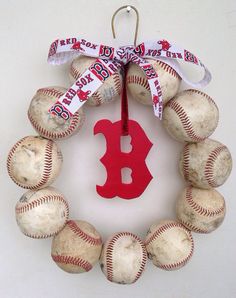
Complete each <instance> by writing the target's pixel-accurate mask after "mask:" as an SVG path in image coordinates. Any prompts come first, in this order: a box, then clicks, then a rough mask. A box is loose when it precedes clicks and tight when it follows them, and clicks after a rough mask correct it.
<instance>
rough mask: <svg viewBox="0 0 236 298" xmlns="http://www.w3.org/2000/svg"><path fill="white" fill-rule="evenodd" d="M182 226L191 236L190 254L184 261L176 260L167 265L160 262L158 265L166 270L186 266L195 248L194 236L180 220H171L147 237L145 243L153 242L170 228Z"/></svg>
mask: <svg viewBox="0 0 236 298" xmlns="http://www.w3.org/2000/svg"><path fill="white" fill-rule="evenodd" d="M176 227H178V228H181V229H182V230H184V231H185V232H186V233H187V234H188V236H189V238H190V242H191V250H190V252H189V255H188V256H187V257H186V258H185V259H183V260H182V261H179V262H176V263H172V264H167V265H160V264H158V267H160V268H162V269H165V270H171V269H177V268H179V267H182V266H184V265H185V264H186V263H187V262H188V260H189V259H190V258H191V257H192V254H193V250H194V242H193V237H192V235H191V233H190V231H189V230H187V229H186V228H185V227H184V226H183V225H182V224H181V223H178V222H170V223H167V224H164V225H163V226H161V227H160V228H159V229H158V230H157V231H155V232H154V233H153V234H152V236H150V238H149V239H147V240H146V241H145V245H146V246H147V245H149V244H150V243H151V242H153V241H154V240H156V239H157V238H158V237H159V236H160V235H161V234H163V233H165V232H166V231H167V230H168V229H172V228H176Z"/></svg>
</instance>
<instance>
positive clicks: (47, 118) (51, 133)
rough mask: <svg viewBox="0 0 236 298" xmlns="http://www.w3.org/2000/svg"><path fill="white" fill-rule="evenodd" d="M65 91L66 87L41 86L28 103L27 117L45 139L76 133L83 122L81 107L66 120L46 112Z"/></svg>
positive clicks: (62, 137) (65, 136)
mask: <svg viewBox="0 0 236 298" xmlns="http://www.w3.org/2000/svg"><path fill="white" fill-rule="evenodd" d="M65 92H66V89H65V88H62V87H47V88H41V89H39V90H38V91H37V92H36V94H35V95H34V97H33V99H32V101H31V103H30V107H29V110H28V118H29V120H30V122H31V124H32V126H33V127H34V129H35V130H36V131H37V132H38V133H39V134H40V135H41V136H43V137H45V138H47V139H51V140H56V139H64V138H67V137H69V136H71V135H73V134H75V133H77V132H78V131H79V130H80V128H81V127H82V125H83V123H84V119H85V115H84V112H83V109H82V108H80V109H79V110H78V111H77V112H76V113H75V114H74V115H73V117H71V118H69V119H68V120H64V119H63V118H62V117H58V116H56V115H52V114H50V113H49V112H48V111H49V109H50V108H51V107H52V105H53V104H55V103H56V102H57V101H58V99H59V98H60V97H61V96H62V95H63V94H64V93H65Z"/></svg>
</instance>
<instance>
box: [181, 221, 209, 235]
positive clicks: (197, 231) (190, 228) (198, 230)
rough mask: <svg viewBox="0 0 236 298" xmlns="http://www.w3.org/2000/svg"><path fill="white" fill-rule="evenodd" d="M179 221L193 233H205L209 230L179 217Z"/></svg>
mask: <svg viewBox="0 0 236 298" xmlns="http://www.w3.org/2000/svg"><path fill="white" fill-rule="evenodd" d="M179 221H180V222H181V223H182V224H183V225H184V226H185V227H186V228H187V229H189V230H191V231H193V232H195V233H201V234H207V233H209V231H207V230H204V229H200V228H198V227H196V226H194V225H193V224H191V223H189V222H186V221H184V220H183V219H181V218H179Z"/></svg>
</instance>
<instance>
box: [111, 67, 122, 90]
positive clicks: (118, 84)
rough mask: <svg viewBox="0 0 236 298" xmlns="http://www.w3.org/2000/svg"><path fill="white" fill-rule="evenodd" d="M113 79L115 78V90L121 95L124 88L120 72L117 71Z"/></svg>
mask: <svg viewBox="0 0 236 298" xmlns="http://www.w3.org/2000/svg"><path fill="white" fill-rule="evenodd" d="M113 80H114V87H115V91H116V93H117V94H118V95H120V93H121V89H122V88H121V80H120V76H119V74H118V72H115V73H114V74H113Z"/></svg>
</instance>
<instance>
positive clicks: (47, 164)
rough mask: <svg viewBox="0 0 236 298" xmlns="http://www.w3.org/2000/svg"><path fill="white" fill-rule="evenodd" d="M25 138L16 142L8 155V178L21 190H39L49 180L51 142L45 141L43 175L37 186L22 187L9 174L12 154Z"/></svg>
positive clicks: (22, 185)
mask: <svg viewBox="0 0 236 298" xmlns="http://www.w3.org/2000/svg"><path fill="white" fill-rule="evenodd" d="M26 138H27V137H25V138H23V139H22V140H20V141H18V142H17V143H16V144H15V145H14V146H13V148H12V149H11V151H10V152H9V155H8V159H7V169H8V173H9V176H10V177H11V179H12V180H13V181H14V182H15V183H16V184H17V185H18V186H20V187H22V188H26V189H39V188H40V187H42V186H45V184H46V183H47V182H48V180H49V179H50V174H51V172H52V147H53V142H52V141H50V140H48V141H47V145H46V149H45V156H44V169H43V174H42V179H41V180H40V181H39V183H38V184H36V185H32V186H27V185H24V184H22V183H20V182H18V181H17V180H16V179H15V178H14V177H13V176H12V173H11V160H12V158H13V156H14V153H15V152H16V150H17V148H18V147H19V145H20V144H22V142H23V141H24V140H25V139H26Z"/></svg>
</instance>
